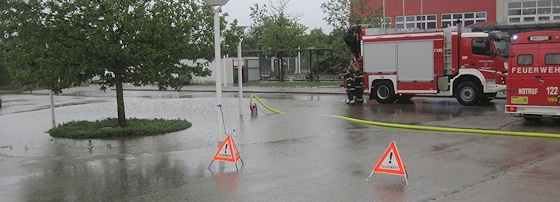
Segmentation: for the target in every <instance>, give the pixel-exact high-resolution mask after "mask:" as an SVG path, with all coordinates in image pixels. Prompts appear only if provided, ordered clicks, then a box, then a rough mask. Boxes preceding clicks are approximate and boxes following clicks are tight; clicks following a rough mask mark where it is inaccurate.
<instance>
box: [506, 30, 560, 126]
mask: <svg viewBox="0 0 560 202" xmlns="http://www.w3.org/2000/svg"><path fill="white" fill-rule="evenodd" d="M510 55H511V57H510V59H509V64H510V68H509V72H508V84H507V104H506V109H505V111H506V113H510V114H513V115H514V116H522V117H524V118H525V119H526V120H531V119H540V118H542V117H553V118H560V93H559V92H560V91H559V88H560V31H534V32H526V33H520V34H515V35H513V36H512V38H511V54H510Z"/></svg>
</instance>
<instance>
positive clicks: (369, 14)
mask: <svg viewBox="0 0 560 202" xmlns="http://www.w3.org/2000/svg"><path fill="white" fill-rule="evenodd" d="M370 1H371V0H329V1H328V2H326V3H322V4H321V8H322V9H323V12H325V13H326V14H327V17H325V18H323V19H324V20H325V21H326V22H327V23H328V24H329V25H332V26H333V27H334V29H333V32H332V33H331V36H332V37H334V38H335V40H334V41H333V43H332V45H331V48H333V49H334V51H335V53H334V58H333V60H334V61H336V63H337V64H339V65H341V66H343V65H344V64H348V60H349V57H350V54H351V53H350V50H349V49H348V48H347V46H346V44H344V41H343V39H342V37H343V36H344V34H345V33H346V32H347V30H348V28H350V27H351V26H355V25H366V26H368V27H380V26H381V22H382V19H383V7H375V6H371V5H370Z"/></svg>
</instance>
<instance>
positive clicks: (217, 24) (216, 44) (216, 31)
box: [213, 6, 225, 147]
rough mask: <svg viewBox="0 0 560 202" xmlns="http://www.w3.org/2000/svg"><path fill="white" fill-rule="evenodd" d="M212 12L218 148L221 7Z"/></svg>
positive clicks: (221, 130) (220, 135) (221, 137)
mask: <svg viewBox="0 0 560 202" xmlns="http://www.w3.org/2000/svg"><path fill="white" fill-rule="evenodd" d="M213 10H214V65H215V67H216V69H215V70H216V105H217V106H218V107H219V108H220V109H219V110H220V111H218V113H216V114H217V119H218V130H217V131H218V134H217V135H216V138H217V139H218V147H219V146H220V145H221V144H222V141H223V140H224V139H225V135H224V125H223V124H224V123H223V116H222V112H221V105H222V84H221V79H222V77H221V76H222V75H221V71H220V66H221V64H222V63H221V58H222V56H221V54H222V53H221V49H220V11H221V7H220V6H216V7H213Z"/></svg>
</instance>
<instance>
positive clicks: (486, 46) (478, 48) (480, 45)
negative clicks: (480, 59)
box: [472, 39, 492, 56]
mask: <svg viewBox="0 0 560 202" xmlns="http://www.w3.org/2000/svg"><path fill="white" fill-rule="evenodd" d="M472 53H473V54H475V55H488V56H490V55H492V51H490V43H489V42H488V40H485V39H475V40H473V41H472Z"/></svg>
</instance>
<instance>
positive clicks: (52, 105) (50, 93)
mask: <svg viewBox="0 0 560 202" xmlns="http://www.w3.org/2000/svg"><path fill="white" fill-rule="evenodd" d="M49 96H50V97H51V119H52V128H56V121H55V119H54V96H53V91H52V90H50V91H49Z"/></svg>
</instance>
